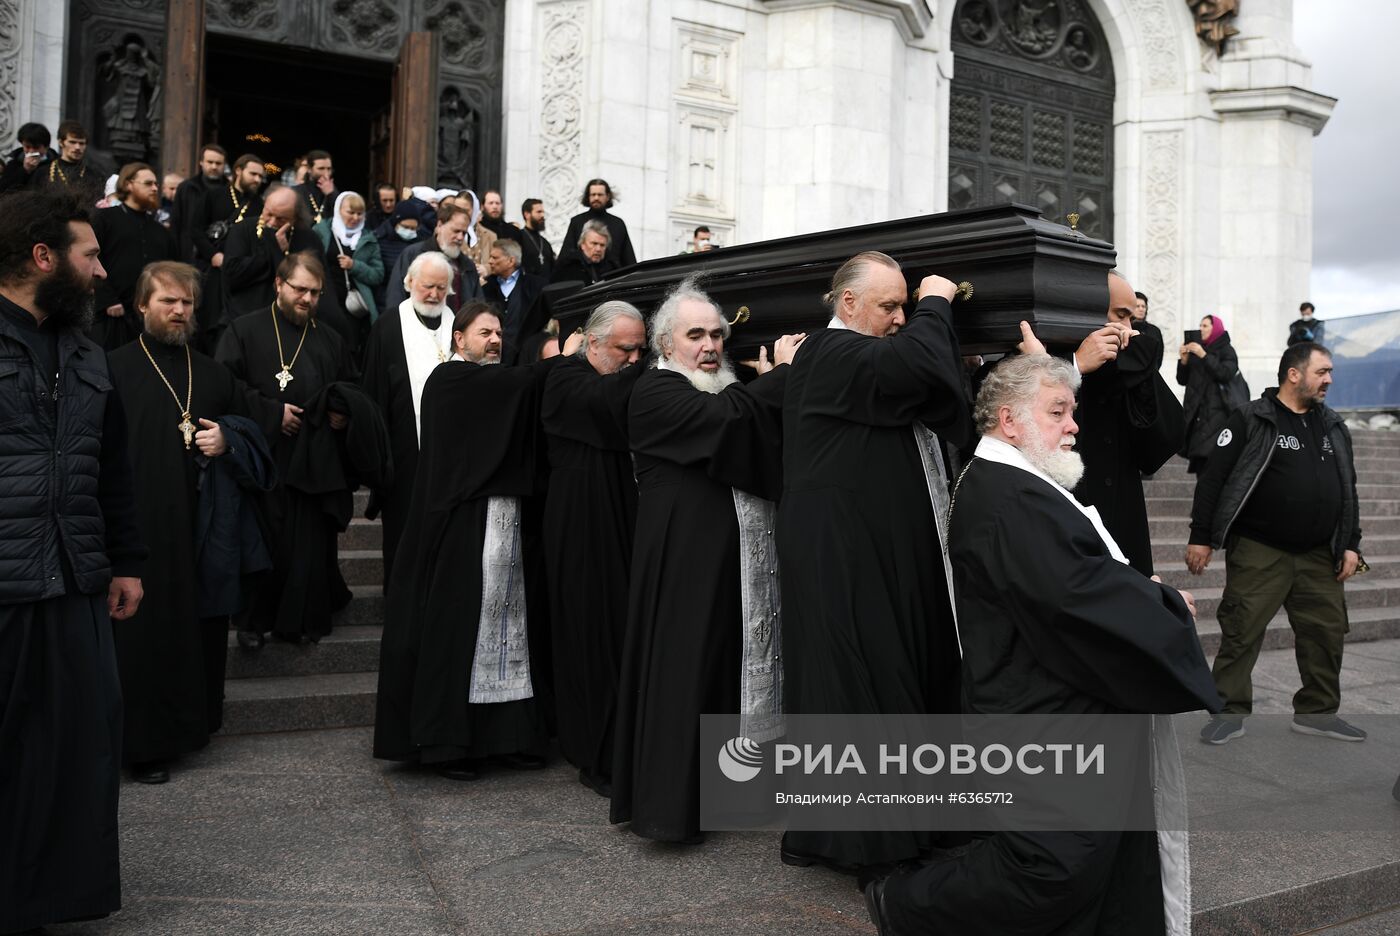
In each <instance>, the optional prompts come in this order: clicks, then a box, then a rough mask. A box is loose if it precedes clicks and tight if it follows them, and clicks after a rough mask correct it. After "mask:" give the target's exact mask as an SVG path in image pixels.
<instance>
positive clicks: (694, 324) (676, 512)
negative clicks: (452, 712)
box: [585, 279, 805, 842]
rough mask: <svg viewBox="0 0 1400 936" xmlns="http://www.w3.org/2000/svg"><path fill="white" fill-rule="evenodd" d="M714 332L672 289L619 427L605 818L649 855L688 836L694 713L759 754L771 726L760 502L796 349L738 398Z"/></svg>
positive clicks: (775, 630) (768, 532) (775, 662)
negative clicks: (619, 580)
mask: <svg viewBox="0 0 1400 936" xmlns="http://www.w3.org/2000/svg"><path fill="white" fill-rule="evenodd" d="M728 335H729V323H728V322H726V321H725V319H724V316H723V315H721V314H720V311H719V308H718V306H716V305H715V303H714V302H713V300H711V299H710V297H709V296H707V295H706V294H705V293H703V292H701V291H700V289H699V288H697V287H696V285H695V283H694V281H693V280H691V279H686V280H682V281H681V283H680V284H679V285H677V286H676V288H675V289H673V290H672V291H671V293H670V294H669V295H668V296H667V297H666V299H665V301H663V302H662V304H661V305H660V306H659V307H658V308H657V311H656V316H655V318H654V319H653V321H652V350H653V351H654V352H655V353H656V358H657V363H656V368H655V370H650V371H647V372H646V373H645V374H643V375H642V376H641V378H640V379H639V380H638V381H637V387H636V389H635V390H633V392H632V401H631V407H630V410H629V414H628V438H629V441H630V444H631V446H632V454H633V457H634V458H635V460H636V466H637V488H638V507H637V533H636V542H635V545H634V547H633V551H632V575H631V583H630V591H631V597H630V600H629V602H628V614H627V636H626V639H625V641H624V644H623V652H622V671H621V675H620V678H619V688H618V701H617V722H616V735H615V741H614V747H615V751H614V756H613V769H612V810H611V819H612V821H613V822H614V823H621V822H630V823H631V829H632V831H633V832H635V833H636V834H637V835H640V836H642V837H644V838H649V839H654V840H656V841H662V842H694V841H698V840H699V838H700V785H699V784H700V780H699V778H700V762H699V756H700V750H699V745H700V716H701V715H702V714H728V713H732V714H735V715H738V716H742V717H743V724H744V726H745V728H744V734H745V735H746V736H748V737H753V738H754V740H757V741H764V740H771V739H772V737H774V735H773V734H768V735H767V737H765V736H764V733H763V731H762V730H761V729H762V727H763V726H764V725H765V724H767V725H769V726H771V725H773V724H775V723H776V716H777V715H779V714H780V713H781V709H780V706H781V699H782V685H781V672H782V668H781V664H780V662H779V661H780V653H779V649H780V646H781V643H780V641H781V608H782V601H781V595H780V591H779V584H778V575H777V569H778V563H777V552H776V549H775V546H774V540H773V528H774V522H773V521H774V518H775V516H776V507H775V505H774V503H773V501H774V500H776V499H777V497H778V494H779V492H780V491H781V489H782V477H783V461H782V449H781V441H782V410H783V392H784V388H785V386H786V382H787V380H788V372H789V371H790V370H791V368H789V367H787V366H785V365H786V364H787V363H788V362H789V361H791V360H792V357H793V355H794V354H795V353H796V351H797V348H798V347H799V346H800V345H801V343H802V340H803V338H804V337H805V336H803V335H784V336H783V337H782V338H779V339H778V341H777V342H776V343H775V345H774V349H773V360H772V362H771V364H770V363H769V360H768V352H767V349H766V348H764V349H763V350H762V351H761V352H760V354H759V362H758V370H759V372H760V376H759V377H758V379H756V380H754V381H753V382H752V383H750V384H748V385H747V386H745V385H743V384H740V383H738V380H737V378H736V377H735V375H734V372H733V370H732V369H731V368H730V365H729V362H728V361H727V360H726V359H725V356H724V340H725V338H727V337H728ZM585 600H586V596H585ZM750 724H752V725H753V726H755V727H753V728H749V727H748V725H750Z"/></svg>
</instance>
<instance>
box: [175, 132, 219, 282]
mask: <svg viewBox="0 0 1400 936" xmlns="http://www.w3.org/2000/svg"><path fill="white" fill-rule="evenodd" d="M227 162H228V151H227V150H225V149H224V148H223V147H222V146H219V145H218V144H217V143H206V144H205V145H204V147H203V148H202V149H200V151H199V171H198V172H196V173H195V174H194V175H192V176H190V177H189V178H188V179H185V180H184V181H182V182H181V183H180V184H179V185H177V186H176V187H175V198H174V200H173V202H172V204H171V207H170V233H171V234H172V235H173V236H174V237H175V245H176V248H177V250H178V251H179V259H180V260H181V261H182V262H184V263H194V264H195V266H196V267H198V268H199V269H200V270H201V271H202V270H203V269H204V268H205V267H206V266H207V264H208V259H207V258H205V263H204V264H203V265H201V264H200V263H199V262H198V261H197V259H196V257H195V249H194V239H193V238H194V235H195V231H196V227H197V225H199V224H200V223H204V224H207V223H208V222H207V221H205V220H203V218H202V217H197V215H198V216H202V215H203V213H204V196H205V195H206V194H207V193H208V192H210V191H212V190H214V189H217V188H219V187H220V186H222V185H224V184H225V183H224V166H225V165H226V164H227Z"/></svg>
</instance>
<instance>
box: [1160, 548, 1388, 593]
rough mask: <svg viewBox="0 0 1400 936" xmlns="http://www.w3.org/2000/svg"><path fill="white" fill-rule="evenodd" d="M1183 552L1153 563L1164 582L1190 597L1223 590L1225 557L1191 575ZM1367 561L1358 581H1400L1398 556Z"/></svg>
mask: <svg viewBox="0 0 1400 936" xmlns="http://www.w3.org/2000/svg"><path fill="white" fill-rule="evenodd" d="M1185 549H1186V547H1185V546H1182V547H1181V550H1182V551H1181V552H1179V553H1177V554H1176V555H1174V556H1170V557H1168V559H1167V560H1166V561H1164V562H1161V563H1157V562H1155V561H1154V564H1153V568H1154V570H1155V571H1156V573H1157V574H1158V575H1159V576H1161V578H1162V581H1163V582H1165V583H1166V584H1168V585H1171V586H1172V587H1173V588H1185V589H1187V590H1188V591H1190V592H1191V593H1193V594H1195V593H1197V592H1199V591H1200V590H1201V589H1204V588H1224V587H1225V557H1224V556H1223V555H1219V556H1214V557H1212V558H1211V562H1210V566H1209V568H1207V569H1206V570H1205V571H1204V572H1202V573H1201V574H1200V575H1192V574H1191V573H1190V572H1188V571H1187V569H1186V563H1185V561H1184V560H1183V559H1182V555H1183V553H1184V552H1185ZM1366 562H1367V563H1369V564H1370V566H1371V571H1370V572H1369V573H1368V574H1367V575H1365V576H1363V577H1361V578H1360V579H1357V580H1356V581H1357V582H1364V581H1366V580H1367V579H1370V578H1378V579H1400V555H1394V556H1383V555H1380V554H1377V555H1375V556H1370V555H1368V556H1367V557H1366Z"/></svg>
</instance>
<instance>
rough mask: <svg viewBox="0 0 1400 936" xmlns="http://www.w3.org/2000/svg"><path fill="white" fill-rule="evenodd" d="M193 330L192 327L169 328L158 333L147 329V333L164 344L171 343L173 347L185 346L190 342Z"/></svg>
mask: <svg viewBox="0 0 1400 936" xmlns="http://www.w3.org/2000/svg"><path fill="white" fill-rule="evenodd" d="M192 331H194V329H192V328H189V329H186V328H167V329H165V331H164V332H162V333H160V334H156V333H155V332H153V331H150V330H147V332H146V334H148V335H150V336H151V338H153V339H154V340H156V341H159V342H160V343H161V344H163V345H169V346H170V347H172V348H183V347H184V346H185V345H187V344H189V343H190V333H191V332H192Z"/></svg>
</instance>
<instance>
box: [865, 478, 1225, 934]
mask: <svg viewBox="0 0 1400 936" xmlns="http://www.w3.org/2000/svg"><path fill="white" fill-rule="evenodd" d="M949 553H950V555H951V558H952V562H953V575H954V590H955V593H956V595H957V605H958V620H959V622H960V624H961V628H960V631H961V635H962V650H963V692H964V697H965V703H964V704H965V710H966V711H969V712H974V713H980V714H988V715H995V714H1028V713H1059V714H1117V713H1143V714H1151V713H1171V712H1185V711H1194V710H1197V709H1201V708H1205V709H1208V710H1211V711H1217V710H1218V709H1219V707H1220V698H1219V695H1218V693H1217V692H1216V690H1215V683H1214V681H1213V680H1212V679H1211V675H1210V669H1209V668H1208V667H1207V666H1206V661H1205V655H1204V654H1203V653H1202V651H1201V645H1200V641H1199V639H1198V638H1197V636H1196V627H1195V622H1194V621H1193V620H1192V618H1191V614H1190V612H1189V611H1188V610H1187V608H1186V603H1185V601H1183V600H1182V598H1181V596H1180V594H1179V593H1178V592H1177V591H1176V590H1175V589H1174V588H1170V587H1168V586H1166V585H1161V584H1158V583H1156V582H1153V581H1151V580H1150V579H1148V578H1146V577H1144V576H1142V575H1140V574H1139V573H1138V572H1136V571H1135V570H1133V569H1132V568H1131V567H1129V566H1127V565H1124V564H1123V563H1120V562H1118V561H1117V560H1115V559H1114V558H1113V557H1112V556H1111V555H1110V554H1109V552H1108V548H1107V546H1106V545H1105V544H1104V542H1103V540H1102V539H1101V538H1100V537H1099V535H1098V533H1097V532H1096V531H1095V529H1094V527H1093V524H1092V523H1090V522H1089V520H1088V519H1087V518H1086V517H1085V516H1084V515H1083V514H1082V513H1080V512H1079V511H1078V510H1077V509H1076V508H1075V507H1074V505H1073V504H1071V503H1070V502H1069V500H1068V499H1067V498H1066V497H1065V496H1064V495H1063V494H1062V493H1060V492H1059V491H1057V490H1055V489H1054V488H1053V487H1052V486H1051V485H1050V484H1049V483H1047V482H1045V481H1043V480H1041V479H1040V478H1037V477H1036V476H1034V475H1032V474H1030V473H1029V472H1027V471H1024V470H1021V469H1019V468H1015V467H1012V466H1009V465H1003V464H998V463H995V462H992V461H988V460H986V459H983V458H975V459H974V460H973V461H972V462H971V463H970V464H969V466H968V468H967V471H966V472H965V473H964V475H963V477H962V481H961V483H960V485H959V488H958V494H957V502H956V506H955V508H954V511H953V518H952V521H951V524H950V532H949ZM1162 890H1163V880H1162V876H1161V865H1160V861H1159V857H1158V854H1157V842H1156V836H1155V835H1154V834H1153V833H1151V832H1082V833H1081V832H1056V833H1043V832H1037V833H1023V832H999V833H996V834H993V835H990V836H988V837H985V838H981V839H979V840H978V841H976V842H974V843H973V844H972V846H971V847H970V848H969V849H968V851H967V852H966V854H965V855H963V856H961V857H959V858H956V859H954V860H952V861H946V862H942V863H939V864H934V865H930V866H927V867H925V868H923V869H920V870H919V871H917V872H914V873H913V874H910V875H896V876H895V877H892V878H891V879H890V881H889V883H888V884H887V886H886V891H885V895H886V902H887V906H888V908H889V911H890V913H891V916H892V922H893V923H894V925H895V926H896V927H900V929H899V932H901V933H910V934H914V933H928V934H934V933H938V934H942V933H969V934H977V933H986V934H997V936H1003V934H1008V936H1030V934H1055V936H1071V934H1073V936H1090V934H1095V936H1097V934H1102V936H1114V934H1119V933H1133V934H1144V936H1150V934H1162V933H1165V932H1166V929H1165V926H1166V924H1165V921H1164V911H1163V901H1162Z"/></svg>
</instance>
